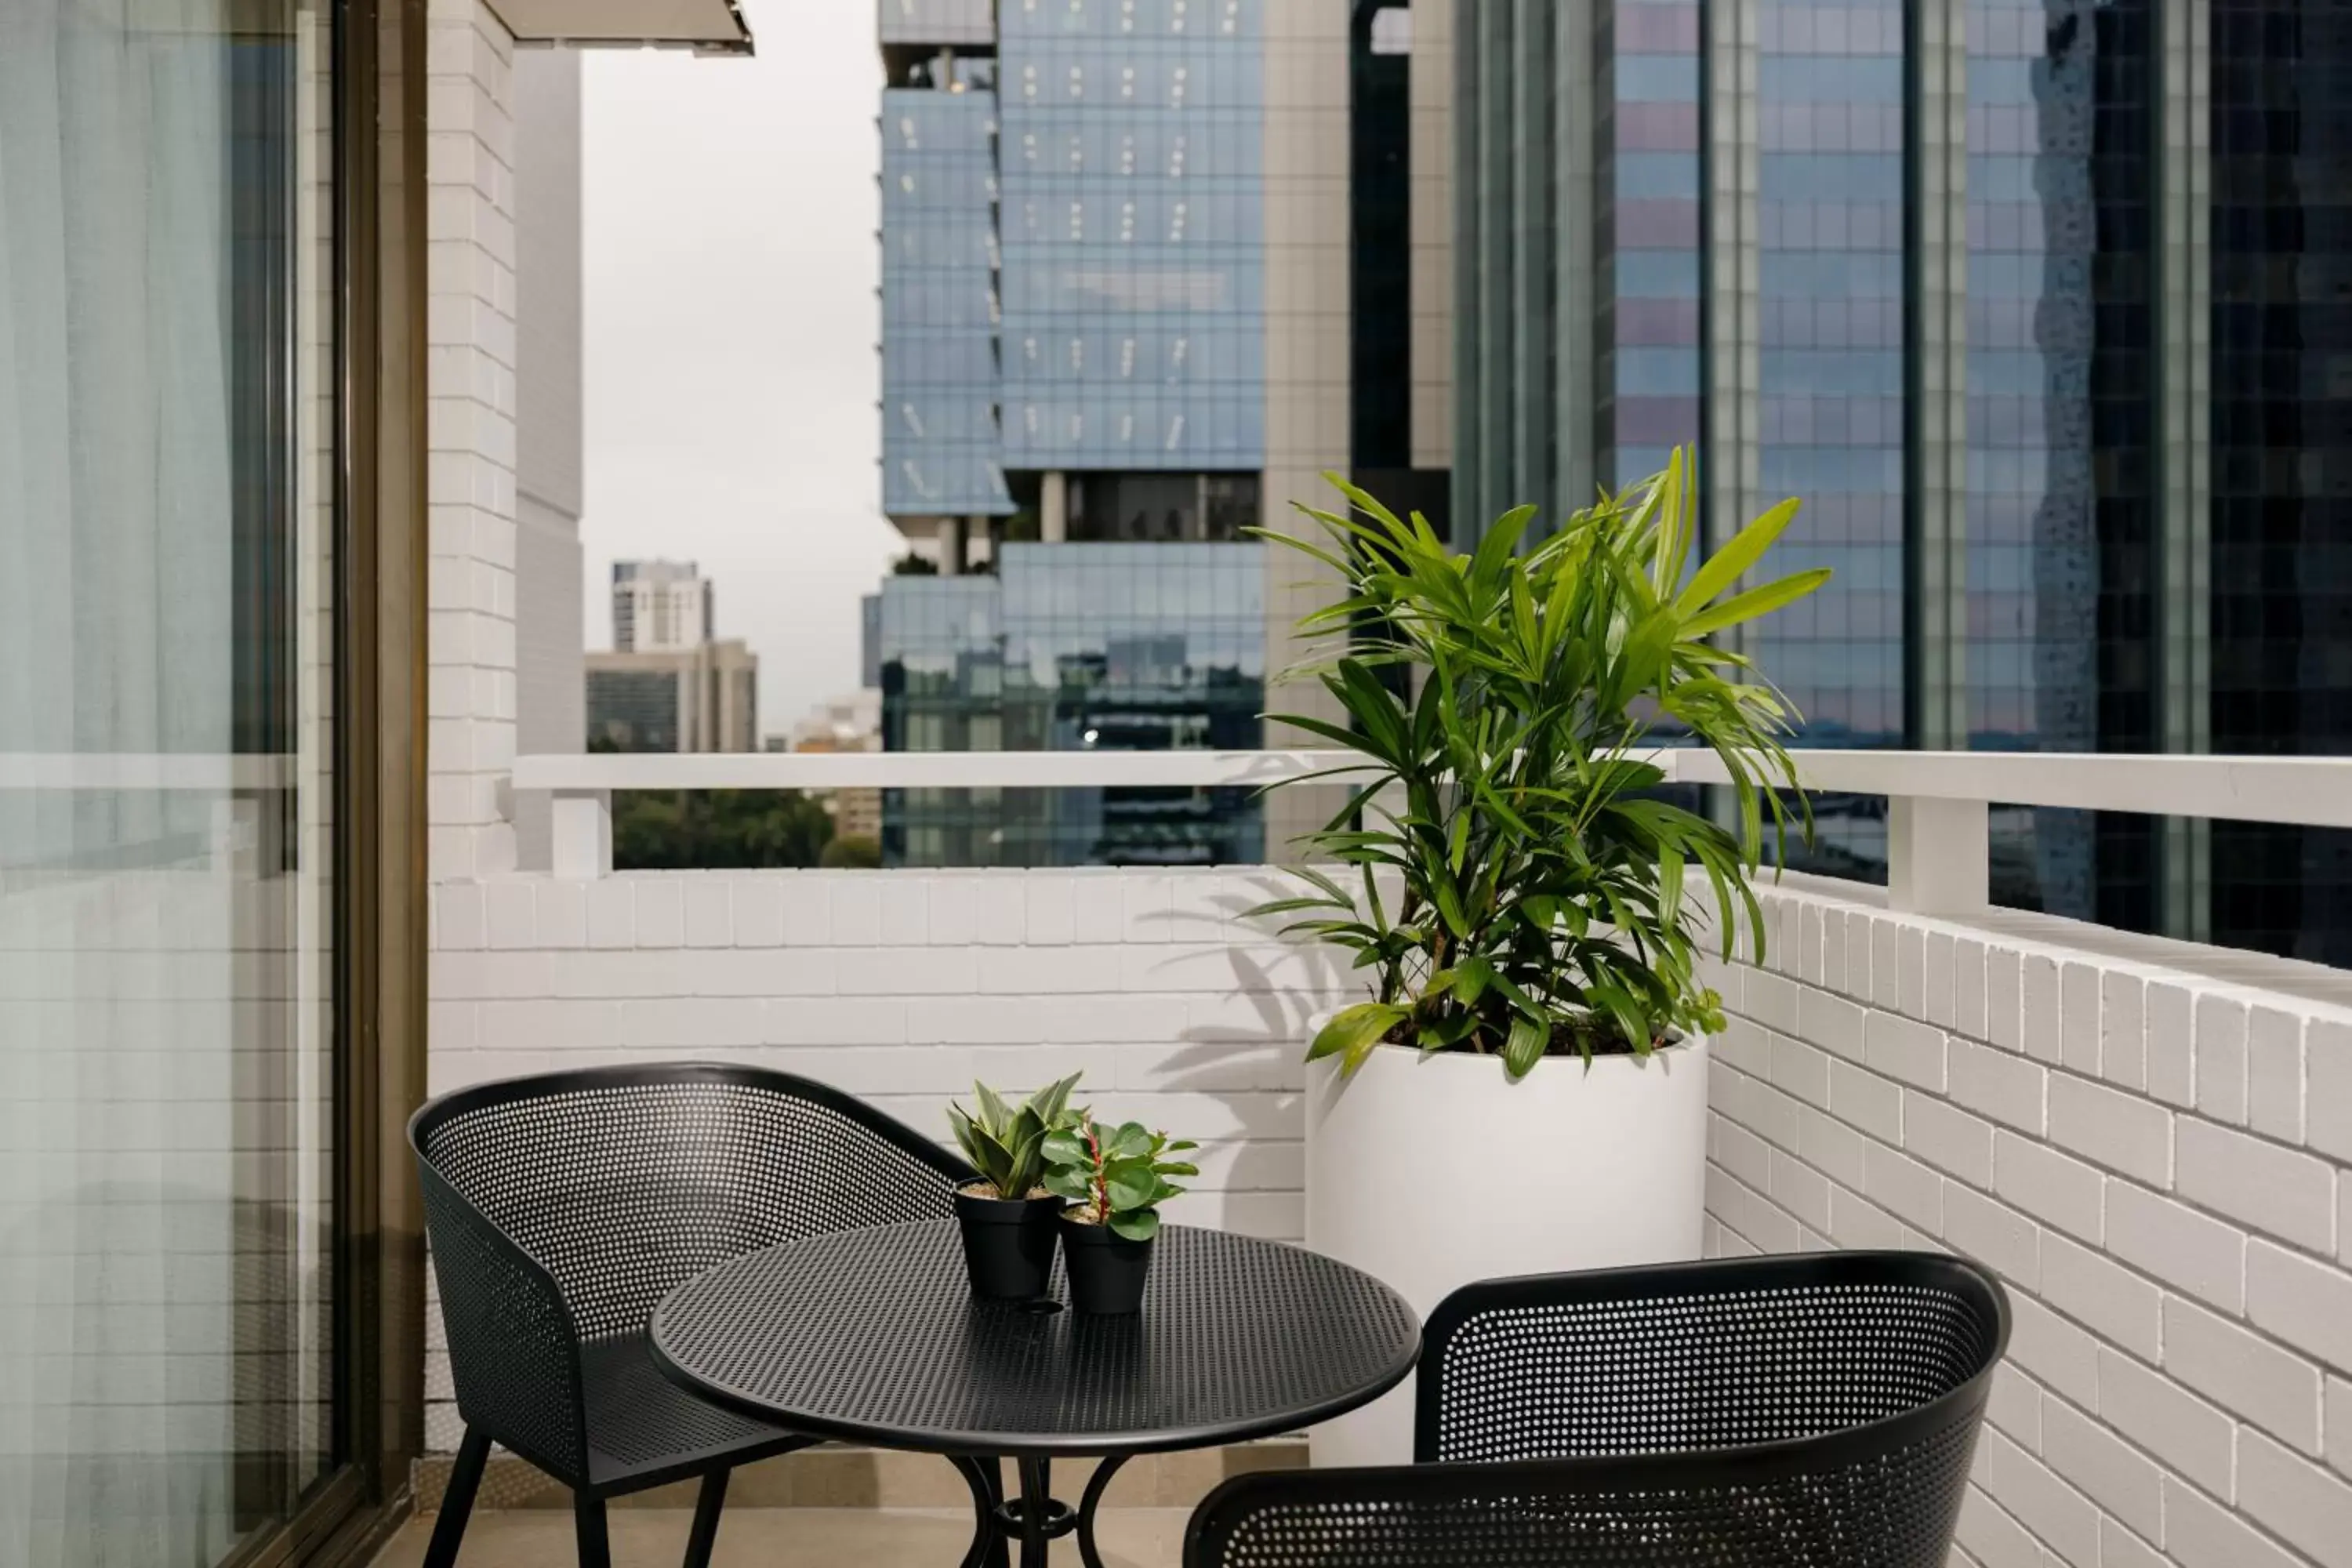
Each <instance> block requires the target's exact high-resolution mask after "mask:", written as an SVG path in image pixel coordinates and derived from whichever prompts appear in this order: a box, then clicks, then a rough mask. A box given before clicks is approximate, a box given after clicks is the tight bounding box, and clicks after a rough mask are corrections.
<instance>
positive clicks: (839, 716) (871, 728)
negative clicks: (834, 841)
mask: <svg viewBox="0 0 2352 1568" xmlns="http://www.w3.org/2000/svg"><path fill="white" fill-rule="evenodd" d="M868 602H869V603H871V602H872V601H870V600H869V601H868ZM767 749H768V750H769V751H771V752H826V753H832V752H878V751H880V750H881V749H882V693H881V692H880V691H878V690H875V689H866V688H861V689H858V690H856V691H853V692H850V693H848V694H847V695H845V696H842V697H835V698H834V699H832V700H829V701H824V702H820V703H818V704H817V705H816V706H814V708H811V709H810V710H808V711H807V712H806V713H805V714H803V715H802V716H801V719H800V721H799V722H798V723H796V724H794V725H793V728H792V733H790V734H789V735H771V736H769V737H768V748H767ZM818 799H819V800H820V801H821V802H822V803H823V805H824V812H825V815H826V816H830V817H832V818H833V836H834V837H835V838H862V839H866V840H867V841H869V842H871V843H874V844H877V845H878V844H880V843H881V841H882V792H881V791H880V790H878V789H866V788H852V789H830V790H825V791H824V792H822V793H821V794H820V795H819V796H818Z"/></svg>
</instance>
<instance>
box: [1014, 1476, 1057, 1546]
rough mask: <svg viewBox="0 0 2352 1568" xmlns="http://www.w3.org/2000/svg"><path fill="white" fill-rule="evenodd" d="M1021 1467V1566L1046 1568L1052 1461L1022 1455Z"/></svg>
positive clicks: (1052, 1497)
mask: <svg viewBox="0 0 2352 1568" xmlns="http://www.w3.org/2000/svg"><path fill="white" fill-rule="evenodd" d="M1018 1463H1019V1465H1020V1467H1021V1568H1046V1563H1045V1542H1046V1541H1047V1540H1048V1539H1049V1536H1048V1534H1047V1531H1046V1525H1047V1521H1048V1520H1049V1519H1050V1517H1051V1516H1052V1513H1053V1510H1054V1462H1053V1461H1052V1460H1051V1459H1031V1458H1023V1459H1021V1460H1019V1461H1018Z"/></svg>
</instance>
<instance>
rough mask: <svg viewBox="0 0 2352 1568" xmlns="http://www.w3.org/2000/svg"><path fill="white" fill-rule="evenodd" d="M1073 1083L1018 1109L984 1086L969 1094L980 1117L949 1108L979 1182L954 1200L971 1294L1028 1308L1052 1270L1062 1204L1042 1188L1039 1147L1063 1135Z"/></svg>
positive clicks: (1074, 1078) (1049, 1088)
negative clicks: (1020, 1303)
mask: <svg viewBox="0 0 2352 1568" xmlns="http://www.w3.org/2000/svg"><path fill="white" fill-rule="evenodd" d="M1078 1078H1079V1075H1078V1074H1076V1073H1072V1074H1071V1075H1070V1076H1069V1077H1068V1078H1066V1079H1062V1080H1061V1081H1060V1082H1059V1083H1053V1084H1048V1085H1046V1086H1045V1088H1044V1089H1039V1090H1038V1091H1037V1092H1036V1093H1034V1094H1033V1095H1031V1096H1030V1097H1029V1098H1028V1099H1027V1100H1024V1101H1023V1102H1022V1104H1021V1105H1020V1106H1019V1108H1018V1109H1015V1108H1014V1107H1013V1106H1012V1105H1010V1104H1008V1103H1007V1102H1006V1100H1004V1097H1003V1096H1002V1095H1000V1094H998V1093H997V1092H996V1091H995V1090H994V1089H991V1088H989V1087H988V1086H987V1085H986V1084H984V1083H975V1084H973V1085H972V1086H971V1087H972V1100H973V1103H974V1105H975V1106H977V1107H978V1113H977V1114H974V1113H972V1112H969V1111H966V1110H964V1108H963V1107H962V1106H961V1105H950V1106H949V1107H948V1125H949V1127H950V1128H951V1129H953V1130H954V1132H955V1140H956V1142H957V1144H958V1145H959V1146H960V1147H961V1149H962V1150H963V1154H964V1158H965V1159H967V1160H970V1161H971V1165H972V1169H973V1170H975V1171H977V1172H979V1173H980V1180H979V1181H977V1182H974V1183H970V1184H966V1185H965V1186H963V1187H961V1188H959V1189H958V1190H957V1192H956V1194H955V1215H956V1222H957V1223H958V1224H959V1225H960V1226H961V1227H962V1229H963V1260H964V1266H965V1268H967V1269H968V1270H969V1271H970V1273H971V1291H972V1294H973V1295H975V1296H983V1297H987V1298H990V1299H992V1300H1018V1301H1025V1300H1034V1299H1035V1298H1037V1297H1040V1296H1043V1295H1044V1294H1045V1288H1046V1283H1047V1280H1048V1279H1049V1278H1050V1276H1051V1275H1052V1273H1053V1268H1054V1216H1055V1215H1057V1214H1059V1213H1060V1212H1061V1209H1062V1200H1061V1199H1060V1198H1059V1197H1057V1196H1055V1194H1053V1193H1051V1192H1049V1191H1048V1190H1047V1189H1046V1186H1045V1141H1046V1140H1047V1139H1048V1138H1050V1137H1052V1136H1053V1135H1054V1134H1055V1132H1057V1131H1062V1130H1063V1129H1065V1128H1066V1127H1068V1126H1069V1125H1070V1122H1071V1118H1072V1112H1071V1111H1070V1110H1069V1101H1070V1091H1071V1090H1072V1089H1076V1087H1077V1083H1078Z"/></svg>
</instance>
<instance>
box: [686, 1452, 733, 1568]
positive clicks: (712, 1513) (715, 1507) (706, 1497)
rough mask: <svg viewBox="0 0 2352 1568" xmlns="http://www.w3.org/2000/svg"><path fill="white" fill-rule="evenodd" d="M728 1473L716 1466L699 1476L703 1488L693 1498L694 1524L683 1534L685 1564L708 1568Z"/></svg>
mask: <svg viewBox="0 0 2352 1568" xmlns="http://www.w3.org/2000/svg"><path fill="white" fill-rule="evenodd" d="M727 1476H728V1472H727V1471H726V1470H724V1469H717V1470H713V1471H711V1472H710V1473H709V1475H707V1476H705V1477H703V1478H702V1490H701V1492H700V1493H698V1495H697V1496H696V1498H695V1500H694V1528H693V1530H691V1531H688V1534H687V1537H686V1568H710V1548H711V1546H712V1545H713V1544H714V1543H715V1542H717V1541H718V1539H719V1510H720V1509H722V1508H724V1507H726V1506H727Z"/></svg>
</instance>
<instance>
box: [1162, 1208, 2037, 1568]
mask: <svg viewBox="0 0 2352 1568" xmlns="http://www.w3.org/2000/svg"><path fill="white" fill-rule="evenodd" d="M2008 1335H2009V1307H2008V1300H2007V1297H2006V1296H2005V1294H2004V1293H2003V1292H2002V1290H2001V1288H2000V1281H1999V1280H1998V1279H1995V1278H1994V1277H1993V1276H1992V1275H1991V1274H1990V1272H1988V1271H1987V1270H1985V1269H1983V1268H1979V1267H1978V1266H1977V1265H1975V1264H1973V1263H1970V1262H1969V1261H1968V1260H1966V1259H1963V1258H1947V1257H1942V1256H1938V1255H1932V1254H1919V1253H1893V1252H1848V1253H1818V1254H1805V1255H1801V1256H1795V1257H1782V1258H1746V1259H1738V1260H1731V1261H1726V1262H1717V1263H1700V1264H1687V1265H1677V1266H1673V1267H1667V1268H1628V1269H1612V1270H1606V1271H1600V1272H1594V1273H1588V1274H1560V1275H1547V1276H1541V1277H1537V1278H1530V1279H1507V1280H1493V1281H1487V1282H1485V1283H1482V1284H1477V1285H1473V1286H1469V1287H1467V1288H1465V1289H1463V1290H1460V1291H1457V1292H1455V1293H1454V1295H1453V1296H1451V1297H1448V1298H1447V1299H1446V1300H1444V1302H1441V1303H1440V1304H1439V1306H1438V1308H1437V1310H1436V1311H1435V1312H1433V1314H1432V1315H1431V1317H1430V1321H1429V1323H1428V1325H1427V1327H1426V1329H1425V1331H1424V1332H1423V1349H1422V1360H1421V1365H1420V1370H1419V1374H1418V1377H1419V1381H1418V1384H1417V1385H1416V1386H1417V1393H1416V1407H1415V1423H1414V1426H1415V1431H1414V1447H1415V1451H1416V1456H1417V1458H1419V1459H1421V1460H1422V1461H1423V1462H1422V1463H1418V1464H1415V1465H1412V1466H1398V1467H1390V1468H1370V1469H1358V1470H1320V1471H1309V1472H1301V1473H1297V1474H1295V1475H1273V1476H1265V1477H1245V1478H1243V1479H1239V1480H1236V1481H1233V1482H1229V1483H1227V1484H1226V1485H1225V1486H1223V1487H1221V1488H1219V1489H1217V1490H1216V1491H1215V1492H1213V1493H1212V1494H1211V1495H1210V1497H1209V1499H1208V1500H1206V1501H1204V1502H1203V1503H1202V1505H1201V1509H1200V1510H1199V1511H1198V1512H1197V1513H1195V1515H1194V1516H1193V1520H1192V1528H1191V1531H1189V1532H1188V1535H1187V1537H1186V1543H1185V1562H1186V1563H1187V1564H1188V1568H1291V1565H1293V1564H1297V1565H1299V1568H1305V1565H1306V1564H1309V1563H1312V1564H1316V1565H1318V1568H1348V1565H1349V1564H1359V1563H1360V1564H1367V1565H1369V1564H1380V1565H1381V1568H1413V1565H1416V1564H1438V1563H1447V1564H1482V1565H1483V1564H1492V1565H1496V1568H1500V1565H1503V1564H1515V1565H1516V1564H1534V1563H1572V1564H1579V1565H1583V1568H1667V1565H1670V1564H1675V1565H1690V1568H1701V1565H1705V1568H1718V1565H1719V1568H1733V1565H1735V1564H1736V1565H1738V1568H1799V1565H1804V1568H1837V1565H1843V1564H1851V1565H1853V1568H1865V1565H1867V1568H1941V1565H1942V1564H1943V1563H1944V1561H1945V1558H1946V1557H1947V1555H1948V1552H1949V1551H1950V1547H1951V1538H1952V1529H1953V1526H1954V1524H1955V1523H1956V1522H1957V1521H1958V1514H1959V1506H1960V1500H1961V1496H1962V1494H1963V1492H1964V1490H1965V1489H1966V1486H1967V1481H1968V1471H1969V1459H1970V1457H1971V1455H1972V1453H1973V1451H1974V1448H1975V1443H1976V1435H1977V1430H1978V1427H1979V1425H1980V1423H1981V1421H1982V1418H1983V1413H1984V1405H1985V1400H1986V1397H1987V1395H1988V1394H1989V1393H1990V1384H1991V1378H1992V1372H1993V1368H1994V1366H1995V1364H1996V1363H1998V1362H1999V1360H2000V1356H2001V1353H2002V1352H2003V1350H2004V1348H2005V1347H2006V1345H2007V1342H2008Z"/></svg>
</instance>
